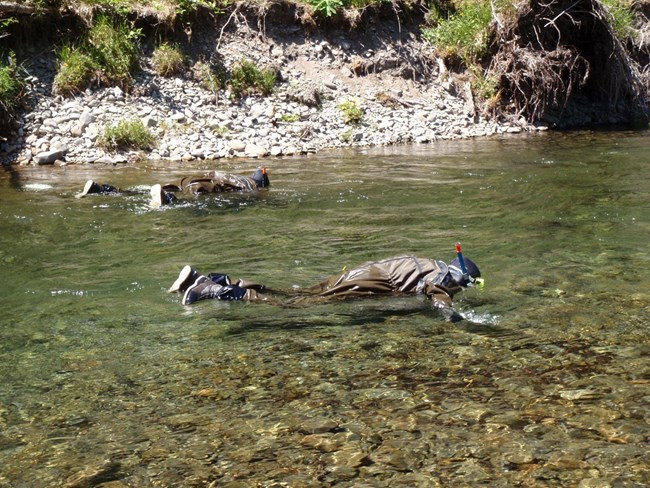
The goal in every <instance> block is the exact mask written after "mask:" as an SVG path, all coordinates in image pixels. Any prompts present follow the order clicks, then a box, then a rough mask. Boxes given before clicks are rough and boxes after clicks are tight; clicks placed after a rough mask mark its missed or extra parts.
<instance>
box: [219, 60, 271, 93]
mask: <svg viewBox="0 0 650 488" xmlns="http://www.w3.org/2000/svg"><path fill="white" fill-rule="evenodd" d="M277 81H278V76H277V73H276V72H275V71H274V70H272V69H263V70H261V69H259V68H258V67H257V66H255V64H253V62H251V61H249V60H247V59H242V60H241V61H240V62H239V63H237V65H236V66H235V68H234V69H233V71H232V75H231V78H230V89H231V91H232V94H233V96H234V97H236V98H240V97H242V96H245V95H250V94H260V95H262V96H266V95H270V94H271V92H272V91H273V88H274V87H275V84H276V83H277Z"/></svg>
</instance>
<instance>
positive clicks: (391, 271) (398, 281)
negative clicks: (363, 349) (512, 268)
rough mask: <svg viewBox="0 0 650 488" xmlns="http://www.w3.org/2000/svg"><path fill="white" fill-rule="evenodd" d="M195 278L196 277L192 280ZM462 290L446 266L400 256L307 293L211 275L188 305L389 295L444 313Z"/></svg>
mask: <svg viewBox="0 0 650 488" xmlns="http://www.w3.org/2000/svg"><path fill="white" fill-rule="evenodd" d="M194 278H195V276H193V279H194ZM215 283H221V285H225V286H221V285H220V284H215ZM460 289H461V287H460V286H458V285H457V284H456V283H455V282H454V281H452V280H451V278H450V275H449V273H448V270H447V265H446V264H445V263H444V262H442V261H437V260H432V259H426V258H418V257H416V256H399V257H394V258H388V259H384V260H381V261H374V262H367V263H364V264H362V265H360V266H357V267H356V268H354V269H351V270H349V271H345V272H343V273H341V274H339V275H334V276H330V277H329V278H327V279H325V280H324V281H322V282H321V283H319V284H317V285H315V286H312V287H310V288H308V289H306V290H305V293H301V292H297V293H294V292H285V291H283V292H278V291H274V290H268V289H266V288H265V287H264V286H262V285H260V284H257V283H254V282H249V281H245V280H236V281H235V280H233V281H231V280H230V278H229V277H227V276H225V275H221V274H210V275H208V277H207V279H206V281H205V282H204V283H203V284H202V285H199V287H197V288H196V289H195V290H194V291H193V292H192V297H191V298H190V299H188V301H187V303H186V304H189V303H193V302H194V301H197V300H203V299H206V298H216V299H220V300H269V299H271V295H277V294H282V295H291V297H292V299H290V300H289V302H286V304H289V303H291V304H293V305H297V304H298V303H300V302H303V303H304V300H305V299H307V298H308V297H311V298H318V297H322V298H333V297H360V296H369V295H375V294H389V293H390V294H401V293H413V294H415V293H422V294H424V295H426V296H427V297H428V298H430V299H431V301H432V305H433V306H434V307H435V308H443V309H444V308H451V307H452V297H453V296H454V294H455V293H456V292H457V291H459V290H460ZM267 293H268V295H267ZM186 296H188V294H186ZM184 300H185V298H184ZM273 301H275V300H273ZM308 301H311V300H308Z"/></svg>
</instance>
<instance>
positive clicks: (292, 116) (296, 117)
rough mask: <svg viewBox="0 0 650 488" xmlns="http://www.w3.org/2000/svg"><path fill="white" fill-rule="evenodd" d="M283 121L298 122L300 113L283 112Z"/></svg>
mask: <svg viewBox="0 0 650 488" xmlns="http://www.w3.org/2000/svg"><path fill="white" fill-rule="evenodd" d="M280 120H281V121H282V122H297V121H299V120H300V115H299V114H282V116H281V117H280Z"/></svg>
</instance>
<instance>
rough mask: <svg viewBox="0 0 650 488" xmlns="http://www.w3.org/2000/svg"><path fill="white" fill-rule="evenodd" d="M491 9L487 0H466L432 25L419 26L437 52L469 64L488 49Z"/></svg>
mask: <svg viewBox="0 0 650 488" xmlns="http://www.w3.org/2000/svg"><path fill="white" fill-rule="evenodd" d="M491 21H492V10H491V7H490V2H489V1H486V0H480V1H476V2H465V3H463V4H461V7H460V9H459V10H458V11H456V12H455V13H452V14H450V15H449V16H448V18H447V19H441V18H439V19H438V24H437V25H436V26H435V27H431V28H427V29H423V30H422V35H423V36H424V38H425V39H426V40H428V41H429V42H431V43H432V44H433V45H434V46H435V47H436V49H437V50H438V51H439V52H440V54H441V55H442V56H443V57H445V58H448V59H459V60H461V61H463V62H464V63H465V64H467V65H470V64H472V63H474V62H476V61H477V60H479V59H481V58H482V57H483V56H485V55H486V54H487V52H488V41H489V35H490V22H491Z"/></svg>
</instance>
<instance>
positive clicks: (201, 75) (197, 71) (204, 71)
mask: <svg viewBox="0 0 650 488" xmlns="http://www.w3.org/2000/svg"><path fill="white" fill-rule="evenodd" d="M192 71H193V73H194V77H195V78H196V79H197V80H198V81H199V83H201V86H202V87H203V88H205V89H206V90H209V91H211V92H213V93H216V92H217V91H219V90H221V89H222V88H225V87H226V81H225V80H226V75H225V73H224V72H223V71H217V70H215V69H213V68H212V66H210V64H209V63H206V62H205V61H199V62H198V63H196V64H195V65H194V67H193V68H192Z"/></svg>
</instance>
